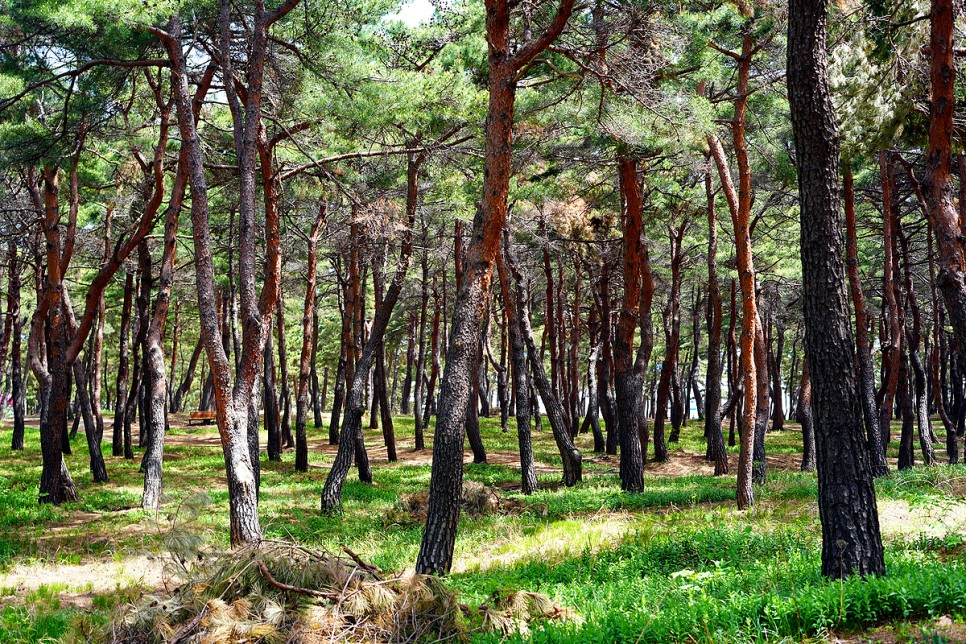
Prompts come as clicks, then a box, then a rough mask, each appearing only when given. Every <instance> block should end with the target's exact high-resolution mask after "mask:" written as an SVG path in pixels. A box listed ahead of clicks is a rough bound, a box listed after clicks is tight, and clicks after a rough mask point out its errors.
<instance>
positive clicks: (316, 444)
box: [0, 415, 966, 643]
mask: <svg viewBox="0 0 966 644" xmlns="http://www.w3.org/2000/svg"><path fill="white" fill-rule="evenodd" d="M30 420H31V421H33V422H29V423H28V424H30V425H31V426H32V427H33V428H32V429H28V432H27V441H26V443H27V449H26V450H25V451H23V452H9V451H5V452H4V453H3V454H2V455H0V643H2V642H33V641H38V640H40V639H42V638H45V637H51V638H59V637H61V636H63V635H64V634H65V633H68V632H70V627H71V624H72V623H74V622H76V621H77V620H78V619H79V618H80V616H82V615H84V616H86V617H85V619H87V620H91V619H93V620H95V621H101V622H104V621H107V620H108V619H110V617H111V615H112V612H113V611H114V610H115V609H116V607H117V606H118V605H120V604H123V603H125V602H129V601H133V600H135V599H137V598H138V597H140V596H141V595H142V594H144V593H146V592H150V593H154V592H161V591H163V590H164V588H165V586H166V585H168V584H170V583H171V582H170V580H169V579H168V577H167V575H166V574H165V570H164V567H163V564H162V561H163V557H160V556H159V555H163V554H164V552H165V547H164V540H165V535H167V534H169V531H170V530H171V526H172V524H174V523H177V522H179V521H181V520H182V518H181V517H182V515H181V512H180V510H179V508H180V507H181V503H182V502H183V501H184V500H185V499H187V498H189V497H192V496H194V495H197V494H199V493H204V494H207V495H208V497H209V498H210V505H209V506H208V508H209V510H208V511H206V512H204V513H203V514H202V515H201V516H200V517H198V519H197V520H195V521H193V522H192V524H191V529H192V530H196V531H198V532H200V533H201V534H202V535H203V536H204V538H205V539H206V540H208V541H209V542H210V543H212V544H215V545H219V546H227V532H228V529H227V525H228V508H227V491H226V489H225V485H224V475H223V472H224V470H223V468H224V464H223V460H222V452H221V447H220V443H219V441H218V435H217V432H216V430H215V429H214V427H212V426H201V427H187V426H186V423H185V417H183V416H175V415H173V416H172V417H171V419H170V420H171V430H170V431H169V433H168V438H167V442H166V447H165V459H164V483H165V498H166V503H165V505H164V508H163V510H162V512H161V513H158V514H154V513H146V512H144V511H142V510H140V508H139V501H140V494H141V486H142V477H141V475H140V474H139V472H138V465H139V461H138V460H133V461H127V460H125V459H123V458H116V457H111V456H109V455H108V456H107V457H106V458H107V464H108V472H109V475H110V477H111V480H110V481H109V482H108V483H106V484H101V485H96V484H94V483H92V482H91V478H90V474H89V472H88V468H87V459H88V455H87V451H86V444H85V443H84V440H83V437H81V436H79V437H77V438H76V439H75V440H74V441H72V447H73V450H74V453H73V455H71V456H68V457H66V458H67V462H68V466H69V468H70V469H71V472H72V474H73V476H74V479H75V481H76V483H77V487H78V492H79V494H80V500H79V501H77V502H76V503H70V504H65V505H64V506H62V507H59V508H54V507H50V506H40V505H38V504H37V502H36V495H37V483H38V480H39V477H40V446H39V436H38V432H37V430H36V429H35V427H36V419H30ZM395 425H396V436H397V437H399V444H398V452H399V460H398V462H396V463H389V462H388V461H387V459H386V452H385V448H384V447H383V446H382V436H381V432H380V430H378V429H371V430H367V444H368V447H369V454H370V456H371V458H372V460H373V469H374V479H375V482H374V484H372V485H365V484H362V483H360V482H359V481H358V480H357V479H356V477H355V473H354V472H353V473H352V474H350V478H349V480H348V481H347V483H346V486H345V489H344V494H343V513H342V514H339V515H324V514H321V513H320V511H319V493H320V492H321V487H322V484H323V482H324V480H325V476H326V474H327V471H328V467H329V465H330V464H331V462H332V457H333V454H334V451H335V448H334V447H332V446H330V445H328V444H327V442H326V441H325V440H324V438H323V437H324V436H325V435H326V434H327V432H325V431H324V430H321V429H320V430H318V431H313V430H310V437H311V440H310V465H311V467H310V470H309V472H307V473H305V474H299V473H296V472H295V470H294V455H293V453H292V452H291V451H286V452H285V454H284V455H283V459H282V461H281V462H268V461H267V460H263V462H262V492H261V501H260V504H261V505H260V511H261V519H262V524H263V527H264V531H265V534H266V536H267V537H269V538H279V539H291V540H295V541H298V542H300V543H303V544H306V545H310V546H312V547H315V548H320V549H325V550H329V551H337V550H339V548H340V547H341V546H343V545H345V546H348V547H349V548H350V549H352V550H353V551H355V552H357V553H358V554H359V555H361V556H362V557H363V558H364V559H365V560H366V561H368V562H371V563H373V564H375V565H377V566H379V567H380V568H383V569H384V570H394V571H402V570H404V569H406V568H410V567H412V566H413V564H414V562H415V559H416V554H417V552H418V548H419V540H420V536H421V533H422V525H421V523H420V521H419V520H418V518H414V517H412V516H410V515H409V514H407V513H406V512H402V511H400V510H399V509H398V507H397V504H398V501H399V499H400V498H401V497H404V496H409V495H412V494H414V493H417V492H420V491H423V490H425V489H427V487H428V483H429V476H430V463H431V451H423V452H415V451H414V450H413V443H412V438H411V437H412V433H413V431H412V429H413V428H412V418H410V417H400V418H397V419H396V421H395ZM937 426H938V424H937ZM481 428H482V432H483V436H484V441H485V444H486V446H487V449H488V463H487V464H483V465H474V464H472V462H471V461H472V458H471V454H470V453H469V452H467V454H466V461H467V466H466V468H465V475H466V478H467V479H468V480H473V481H477V482H480V483H483V484H486V485H489V486H493V487H495V488H498V489H499V491H500V493H501V494H502V495H503V496H505V497H507V498H510V499H513V500H515V501H516V504H515V505H516V507H517V511H514V512H509V513H497V514H492V515H490V516H483V517H470V516H467V515H464V517H463V519H462V520H461V525H460V535H459V539H458V540H457V543H456V554H455V561H454V566H453V573H452V575H451V576H450V577H449V583H450V585H451V586H452V587H453V588H455V589H456V590H457V591H458V592H459V593H460V594H461V598H462V599H463V600H464V601H465V602H466V603H469V604H474V603H479V602H481V601H483V600H484V599H485V598H486V597H488V596H489V595H490V594H491V593H492V592H494V591H495V590H497V589H521V590H531V591H539V592H543V593H546V594H548V595H550V596H551V597H552V598H553V599H554V601H556V602H557V603H558V604H561V605H564V606H567V607H569V608H571V609H573V611H574V612H575V613H576V614H577V615H578V616H579V619H578V620H574V621H570V622H564V623H560V622H551V623H546V624H543V625H539V626H537V627H535V628H534V630H533V632H532V633H531V634H530V635H529V636H528V637H530V638H532V640H533V641H547V642H556V641H573V642H587V641H598V642H611V641H629V642H637V641H640V642H670V641H687V642H691V641H701V642H705V641H707V642H712V641H713V642H721V641H732V642H747V641H829V642H834V641H839V642H871V641H882V642H909V641H928V642H966V626H964V625H963V620H964V618H966V468H963V467H962V466H952V467H950V466H937V467H931V468H921V467H919V468H915V469H913V470H907V471H904V472H898V473H894V474H893V475H892V476H891V477H889V478H887V479H882V480H880V481H878V482H877V485H876V487H877V495H878V506H879V515H880V522H881V525H882V531H883V535H884V538H885V541H886V562H887V568H888V573H887V575H886V576H885V577H883V578H878V579H873V580H866V581H859V580H848V581H846V582H843V583H839V582H827V581H825V580H823V579H822V578H821V576H820V574H819V567H820V564H819V554H820V550H821V542H820V525H819V521H818V510H817V505H816V502H815V499H816V496H817V490H816V479H815V475H814V474H813V473H802V472H799V471H798V469H799V464H800V461H801V432H800V430H799V428H798V426H797V425H794V424H791V423H789V424H787V425H786V429H785V430H784V431H780V432H770V433H769V434H768V437H767V450H768V454H769V456H768V469H769V476H768V480H767V482H766V483H765V484H763V485H761V486H757V487H756V491H755V494H756V501H757V502H756V504H755V506H754V507H753V508H752V509H750V510H747V511H744V512H739V511H738V510H737V509H736V508H735V503H734V499H735V490H734V477H733V475H731V476H727V477H717V478H716V477H714V476H712V469H711V467H710V466H709V464H708V463H706V462H705V461H704V459H703V452H704V448H703V444H702V438H701V434H702V428H701V425H700V424H699V423H697V422H692V423H691V425H690V426H688V427H685V428H684V429H683V430H682V436H681V441H680V442H679V443H676V444H673V445H672V446H671V447H672V450H671V460H670V462H669V463H662V464H655V463H649V464H648V465H647V467H646V490H645V491H644V492H643V493H641V494H626V493H623V492H621V490H620V485H619V481H618V479H617V474H616V472H617V466H618V461H617V458H616V457H609V456H605V455H597V454H594V453H593V452H592V440H591V438H590V436H589V435H581V436H579V437H578V446H579V447H580V448H581V450H582V451H583V454H584V457H585V460H584V464H585V465H584V481H583V482H582V483H580V484H579V485H578V486H576V487H574V488H564V487H563V486H561V485H560V470H559V468H558V467H557V464H558V463H559V458H558V456H557V454H556V449H555V446H554V441H553V438H552V435H551V434H550V432H549V431H543V432H535V433H534V440H535V445H534V447H535V458H536V461H537V472H538V478H539V481H540V488H541V489H540V490H539V491H538V492H537V493H535V494H533V495H531V496H529V497H525V496H523V495H521V494H520V492H519V489H520V488H519V469H518V468H517V458H518V457H517V452H516V432H515V431H514V430H513V426H512V420H511V431H510V432H508V433H503V432H501V431H500V427H499V421H498V420H496V419H482V420H481ZM547 429H548V430H549V428H547ZM9 431H10V428H9V423H3V424H0V441H2V443H4V444H8V441H9V436H10V434H9ZM893 434H894V435H895V436H896V437H898V430H897V429H896V430H895V431H894V432H893ZM431 436H432V432H431V431H430V432H428V433H427V438H431ZM940 439H942V436H940ZM897 447H898V445H897V443H894V444H892V445H891V446H890V453H891V456H892V457H893V458H892V459H890V460H891V461H892V463H891V464H892V465H893V467H894V465H895V458H894V457H895V452H896V450H897ZM106 448H107V453H108V454H109V453H110V436H108V437H106ZM736 449H737V448H729V454H730V458H731V465H732V468H734V466H735V465H736V462H737V453H736V451H735V450H736ZM140 455H141V451H140V450H136V456H137V457H138V458H140ZM917 456H918V455H917ZM937 456H938V457H939V458H940V459H944V457H945V454H944V452H943V449H942V447H941V446H937ZM263 458H264V457H263Z"/></svg>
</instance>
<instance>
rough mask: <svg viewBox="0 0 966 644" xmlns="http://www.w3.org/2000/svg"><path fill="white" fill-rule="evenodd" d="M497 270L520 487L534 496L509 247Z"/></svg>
mask: <svg viewBox="0 0 966 644" xmlns="http://www.w3.org/2000/svg"><path fill="white" fill-rule="evenodd" d="M504 239H506V238H504ZM504 243H506V242H504ZM497 267H498V269H499V276H500V294H501V296H502V298H503V310H504V315H505V316H506V324H505V330H506V332H507V333H508V335H509V340H510V359H511V360H512V361H513V388H514V391H515V392H516V408H515V410H514V411H515V412H516V419H517V444H518V445H519V447H520V480H521V484H520V485H521V491H522V492H523V493H524V494H533V493H534V492H536V491H537V472H536V469H535V467H534V464H533V442H532V440H531V437H530V376H529V373H528V370H527V355H526V345H525V343H524V341H523V330H522V329H521V328H520V320H519V312H518V310H517V307H516V304H514V296H513V295H511V293H510V283H509V282H510V269H509V267H508V266H507V261H506V248H504V252H503V253H501V254H500V257H499V260H498V264H497Z"/></svg>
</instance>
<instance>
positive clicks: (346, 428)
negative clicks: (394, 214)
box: [322, 153, 426, 512]
mask: <svg viewBox="0 0 966 644" xmlns="http://www.w3.org/2000/svg"><path fill="white" fill-rule="evenodd" d="M425 158H426V157H425V153H421V154H419V155H413V154H411V155H410V156H409V163H408V170H407V177H408V181H407V183H408V184H409V194H408V197H407V202H406V217H407V218H406V229H405V232H403V236H402V241H401V245H400V249H399V260H398V262H397V264H396V272H395V274H394V275H393V278H392V282H391V283H390V284H389V288H388V289H387V290H386V296H385V298H383V299H382V301H381V302H380V303H379V306H378V307H377V308H376V312H375V315H374V316H373V319H372V329H371V331H370V333H369V338H368V340H366V344H365V347H364V348H363V350H362V355H361V356H360V357H359V361H358V362H357V363H356V364H355V371H354V373H353V377H352V386H351V387H350V388H349V394H348V397H347V400H346V413H345V422H344V423H343V426H342V435H341V439H340V441H339V451H338V452H337V453H336V457H335V461H334V462H333V463H332V469H330V470H329V475H328V477H326V479H325V487H324V488H323V489H322V510H323V511H327V512H331V511H333V510H336V509H338V508H339V507H341V505H342V486H343V485H344V483H345V479H346V476H347V475H348V473H349V468H350V467H351V466H352V458H353V452H354V453H355V458H356V460H357V462H358V463H359V470H360V472H359V476H360V478H362V480H363V481H364V482H366V483H371V482H372V475H371V473H369V474H368V480H366V476H367V475H366V471H367V470H368V457H367V456H366V451H365V443H364V438H363V434H362V415H363V414H364V413H365V401H364V400H363V390H364V388H365V385H366V380H368V377H369V371H370V369H371V368H372V364H373V361H374V360H375V357H376V351H377V350H378V349H379V347H380V346H381V345H382V344H383V343H384V342H385V335H386V328H387V327H388V326H389V320H390V318H391V317H392V311H393V309H394V308H395V306H396V302H397V301H398V300H399V294H400V293H401V292H402V287H403V283H404V282H405V279H406V272H407V271H408V270H409V260H410V257H411V256H412V252H413V228H414V227H415V225H416V214H417V210H418V201H417V194H418V186H419V183H418V178H419V168H420V166H421V165H422V163H423V161H424V160H425ZM347 308H348V307H347Z"/></svg>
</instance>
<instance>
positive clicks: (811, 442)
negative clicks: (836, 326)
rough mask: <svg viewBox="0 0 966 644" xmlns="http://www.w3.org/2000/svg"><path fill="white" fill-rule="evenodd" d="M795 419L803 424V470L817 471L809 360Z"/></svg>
mask: <svg viewBox="0 0 966 644" xmlns="http://www.w3.org/2000/svg"><path fill="white" fill-rule="evenodd" d="M795 420H796V421H797V422H798V423H800V424H801V426H802V467H801V470H802V471H803V472H814V471H815V416H814V415H813V414H812V379H811V377H810V376H809V374H808V360H805V366H804V368H803V371H802V383H801V385H800V386H799V390H798V407H797V409H796V412H795Z"/></svg>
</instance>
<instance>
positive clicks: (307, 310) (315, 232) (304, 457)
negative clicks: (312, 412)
mask: <svg viewBox="0 0 966 644" xmlns="http://www.w3.org/2000/svg"><path fill="white" fill-rule="evenodd" d="M326 215H327V204H326V201H325V199H321V200H319V213H318V215H316V217H315V220H314V221H313V222H312V229H311V231H310V232H309V238H308V253H307V259H306V270H305V302H304V304H303V306H302V351H301V353H300V354H299V388H298V398H297V399H296V401H295V471H297V472H307V471H308V470H309V445H308V438H307V435H306V431H305V426H306V424H307V423H308V415H309V403H310V401H309V384H310V382H309V377H310V375H311V372H312V367H313V363H314V360H312V358H313V354H314V353H315V351H314V350H313V342H312V341H313V338H314V337H315V334H314V331H313V324H312V321H313V318H314V311H315V284H316V276H317V275H318V246H319V235H320V234H321V232H322V226H323V225H325V219H326Z"/></svg>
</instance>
